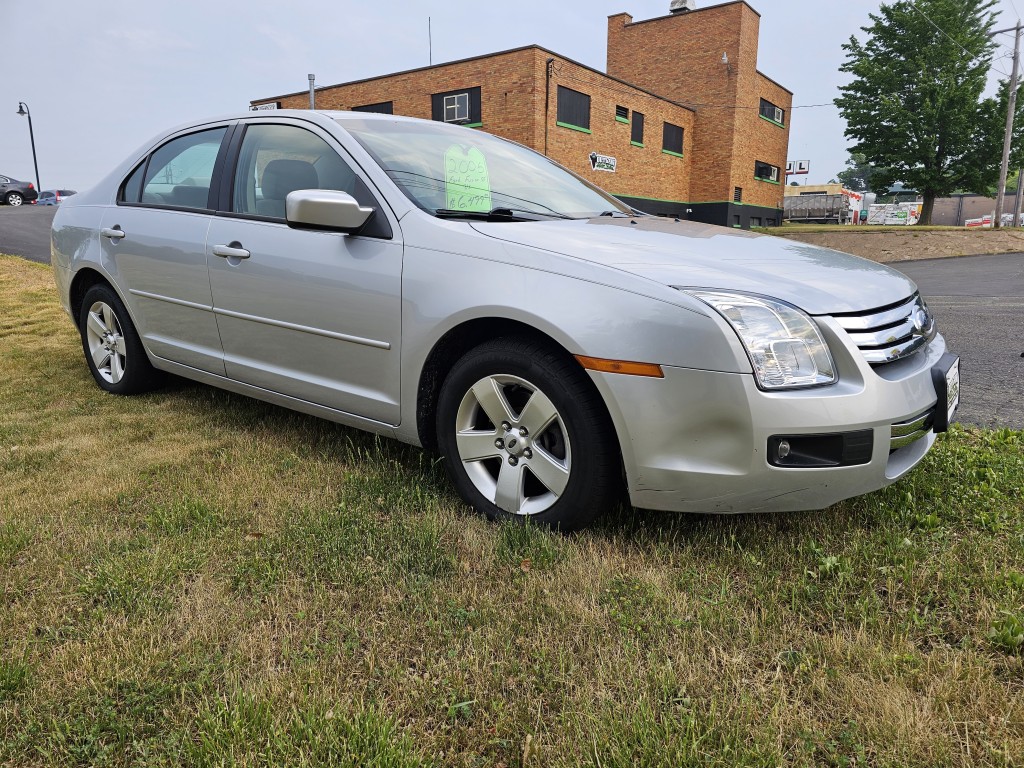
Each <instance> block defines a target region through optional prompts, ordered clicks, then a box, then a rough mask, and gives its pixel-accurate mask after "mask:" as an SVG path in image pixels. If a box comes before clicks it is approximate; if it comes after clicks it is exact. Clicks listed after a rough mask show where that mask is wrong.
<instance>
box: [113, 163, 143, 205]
mask: <svg viewBox="0 0 1024 768" xmlns="http://www.w3.org/2000/svg"><path fill="white" fill-rule="evenodd" d="M145 170H146V161H145V160H143V161H142V162H141V163H139V166H138V167H137V168H136V169H135V170H134V171H132V172H131V175H130V176H128V178H127V179H126V180H125V182H124V184H122V185H121V194H120V195H118V197H117V199H118V201H119V202H122V203H137V202H139V197H140V196H141V195H142V174H143V173H144V172H145Z"/></svg>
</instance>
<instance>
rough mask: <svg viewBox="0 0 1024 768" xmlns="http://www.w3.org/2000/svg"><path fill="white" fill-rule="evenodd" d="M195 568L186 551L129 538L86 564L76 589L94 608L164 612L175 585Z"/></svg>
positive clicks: (129, 611)
mask: <svg viewBox="0 0 1024 768" xmlns="http://www.w3.org/2000/svg"><path fill="white" fill-rule="evenodd" d="M195 567H196V563H195V562H194V561H193V559H192V557H191V556H190V553H182V552H177V551H174V550H172V549H170V548H167V547H163V546H160V545H158V544H152V543H150V542H147V541H145V540H138V541H132V542H129V543H128V544H127V545H119V546H117V547H115V548H114V549H113V550H112V551H111V552H109V553H108V554H106V555H105V556H103V557H101V558H100V559H99V560H98V561H97V562H96V563H94V564H91V565H89V566H87V567H86V568H85V569H84V571H83V572H82V573H81V574H80V580H79V592H80V594H81V595H82V596H83V597H85V598H86V599H87V600H88V601H89V602H90V603H91V604H92V605H93V606H95V607H97V608H103V609H110V610H115V611H119V612H121V613H125V614H137V613H146V612H149V611H158V612H160V611H167V610H169V609H170V607H171V605H172V604H173V592H174V588H175V586H176V585H178V584H179V583H180V580H181V578H182V577H183V576H184V575H185V574H187V573H189V572H191V571H193V570H194V569H195Z"/></svg>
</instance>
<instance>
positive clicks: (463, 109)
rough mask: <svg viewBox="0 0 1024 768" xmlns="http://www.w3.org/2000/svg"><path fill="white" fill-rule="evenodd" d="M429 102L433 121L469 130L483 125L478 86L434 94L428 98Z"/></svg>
mask: <svg viewBox="0 0 1024 768" xmlns="http://www.w3.org/2000/svg"><path fill="white" fill-rule="evenodd" d="M430 102H431V119H433V120H437V121H438V122H441V123H456V124H458V125H468V126H469V127H470V128H479V127H480V126H481V125H483V119H482V117H481V115H480V86H476V87H475V88H460V89H459V90H457V91H446V92H445V93H435V94H434V95H433V96H431V97H430Z"/></svg>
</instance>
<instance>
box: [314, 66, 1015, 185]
mask: <svg viewBox="0 0 1024 768" xmlns="http://www.w3.org/2000/svg"><path fill="white" fill-rule="evenodd" d="M306 77H308V78H309V108H310V109H316V93H315V91H314V84H315V83H316V75H312V74H310V75H306ZM1004 181H1005V179H1004Z"/></svg>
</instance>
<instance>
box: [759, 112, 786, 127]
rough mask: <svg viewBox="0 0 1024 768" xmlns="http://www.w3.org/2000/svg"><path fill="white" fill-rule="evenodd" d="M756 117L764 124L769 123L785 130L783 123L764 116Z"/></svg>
mask: <svg viewBox="0 0 1024 768" xmlns="http://www.w3.org/2000/svg"><path fill="white" fill-rule="evenodd" d="M758 117H760V118H761V119H762V120H764V121H765V122H766V123H771V124H772V125H777V126H779V128H785V127H786V124H785V123H780V122H779V121H778V120H772V119H771V118H770V117H765V116H764V115H758Z"/></svg>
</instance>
